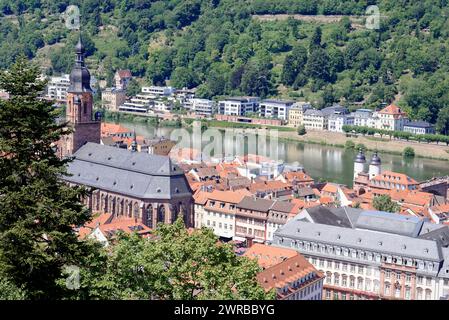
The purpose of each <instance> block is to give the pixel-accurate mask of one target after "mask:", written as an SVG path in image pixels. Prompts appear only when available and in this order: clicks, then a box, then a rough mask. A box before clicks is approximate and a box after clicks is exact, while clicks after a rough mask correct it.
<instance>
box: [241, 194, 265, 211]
mask: <svg viewBox="0 0 449 320" xmlns="http://www.w3.org/2000/svg"><path fill="white" fill-rule="evenodd" d="M273 203H274V201H272V200H267V199H262V198H254V197H245V198H243V199H242V201H240V202H239V203H238V204H237V208H240V209H246V210H253V211H260V212H268V211H269V210H270V208H271V206H272V205H273Z"/></svg>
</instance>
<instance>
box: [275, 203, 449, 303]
mask: <svg viewBox="0 0 449 320" xmlns="http://www.w3.org/2000/svg"><path fill="white" fill-rule="evenodd" d="M448 228H449V227H448V226H442V225H437V224H433V223H430V222H428V221H424V220H422V219H420V218H417V217H411V216H404V215H400V214H393V213H387V212H380V211H364V210H361V209H353V208H349V207H340V208H326V207H314V208H308V209H304V210H303V211H301V213H300V214H298V215H297V216H296V217H295V218H294V219H292V220H290V221H289V222H287V223H286V224H285V225H284V226H283V227H281V228H280V229H279V230H278V231H276V233H275V236H274V239H273V245H275V246H280V247H286V248H291V249H295V250H297V251H298V252H300V253H301V254H303V255H304V256H305V257H306V258H307V259H308V260H309V261H310V262H311V263H312V264H313V265H314V266H315V267H316V268H317V269H318V270H319V271H320V272H322V273H323V274H325V275H326V280H325V283H324V294H323V296H324V298H325V299H333V300H338V299H342V300H356V299H405V300H438V299H440V298H441V297H444V296H446V295H447V294H448V293H449V281H448V280H449V230H448Z"/></svg>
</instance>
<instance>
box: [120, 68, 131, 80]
mask: <svg viewBox="0 0 449 320" xmlns="http://www.w3.org/2000/svg"><path fill="white" fill-rule="evenodd" d="M117 74H118V76H119V77H120V78H121V79H123V78H132V76H133V75H132V74H131V71H129V70H118V71H117Z"/></svg>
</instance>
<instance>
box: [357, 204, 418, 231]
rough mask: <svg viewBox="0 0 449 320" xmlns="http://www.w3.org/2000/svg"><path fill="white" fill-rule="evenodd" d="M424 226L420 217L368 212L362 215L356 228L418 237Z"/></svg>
mask: <svg viewBox="0 0 449 320" xmlns="http://www.w3.org/2000/svg"><path fill="white" fill-rule="evenodd" d="M422 225H423V220H422V219H420V218H418V217H414V216H408V215H407V216H404V215H399V214H394V213H389V212H382V211H371V210H368V211H363V212H361V213H360V216H359V218H358V219H357V222H356V225H355V227H356V228H358V229H367V230H373V231H381V232H390V233H395V234H400V235H404V236H409V237H417V236H418V234H419V231H420V230H421V227H422Z"/></svg>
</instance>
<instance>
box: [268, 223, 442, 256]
mask: <svg viewBox="0 0 449 320" xmlns="http://www.w3.org/2000/svg"><path fill="white" fill-rule="evenodd" d="M298 231H299V232H298ZM275 237H287V238H293V239H301V240H309V241H319V242H324V243H327V244H332V245H339V246H346V247H352V248H361V249H363V250H369V251H374V252H385V253H389V254H392V255H395V254H396V255H401V256H404V255H405V256H409V257H414V258H418V259H426V260H432V261H441V260H442V259H443V256H442V254H441V251H440V250H439V246H438V244H437V243H436V242H435V241H432V240H427V239H422V238H413V237H408V236H403V235H398V234H392V233H384V232H372V231H371V232H370V231H367V230H358V229H352V228H347V227H346V228H345V227H339V226H335V225H327V224H318V223H310V222H305V221H300V220H297V219H296V218H295V219H293V220H290V221H289V222H287V223H286V224H285V225H284V226H281V227H280V228H279V229H278V230H277V231H276V233H275Z"/></svg>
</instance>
